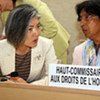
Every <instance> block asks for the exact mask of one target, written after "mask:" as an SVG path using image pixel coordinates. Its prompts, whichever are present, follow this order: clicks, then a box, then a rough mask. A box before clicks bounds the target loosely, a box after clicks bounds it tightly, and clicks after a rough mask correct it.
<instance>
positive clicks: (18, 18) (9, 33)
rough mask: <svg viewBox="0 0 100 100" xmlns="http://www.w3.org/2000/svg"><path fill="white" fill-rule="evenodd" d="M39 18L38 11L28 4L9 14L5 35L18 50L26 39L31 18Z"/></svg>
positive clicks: (16, 8)
mask: <svg viewBox="0 0 100 100" xmlns="http://www.w3.org/2000/svg"><path fill="white" fill-rule="evenodd" d="M33 17H37V18H39V16H38V12H37V10H36V9H35V8H34V7H32V6H31V5H28V4H23V5H19V6H17V7H15V8H14V9H13V10H12V11H11V12H10V14H9V16H8V19H7V22H6V25H5V34H6V37H7V40H8V42H9V43H11V44H12V45H13V46H14V47H15V48H17V47H18V46H19V45H20V43H22V42H23V41H24V39H25V36H26V32H27V27H28V25H29V22H30V20H31V18H33Z"/></svg>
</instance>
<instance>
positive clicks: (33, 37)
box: [24, 18, 41, 48]
mask: <svg viewBox="0 0 100 100" xmlns="http://www.w3.org/2000/svg"><path fill="white" fill-rule="evenodd" d="M40 33H41V30H40V22H39V19H38V18H32V19H31V21H30V23H29V26H28V31H27V33H26V38H25V42H24V45H25V46H27V47H29V48H33V47H35V46H36V45H37V43H38V39H39V36H40Z"/></svg>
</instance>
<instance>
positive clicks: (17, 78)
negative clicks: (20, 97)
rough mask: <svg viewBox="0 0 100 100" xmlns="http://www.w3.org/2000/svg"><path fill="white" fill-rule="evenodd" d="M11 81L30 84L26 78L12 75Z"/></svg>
mask: <svg viewBox="0 0 100 100" xmlns="http://www.w3.org/2000/svg"><path fill="white" fill-rule="evenodd" d="M10 81H13V82H15V83H24V84H28V83H27V82H26V81H25V80H24V79H22V78H20V77H11V78H10Z"/></svg>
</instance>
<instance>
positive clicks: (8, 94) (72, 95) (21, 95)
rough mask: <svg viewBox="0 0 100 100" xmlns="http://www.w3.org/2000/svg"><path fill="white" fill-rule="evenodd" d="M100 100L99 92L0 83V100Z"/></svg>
mask: <svg viewBox="0 0 100 100" xmlns="http://www.w3.org/2000/svg"><path fill="white" fill-rule="evenodd" d="M84 99H85V100H100V91H90V90H89V91H88V90H79V89H68V88H58V87H48V86H35V85H34V86H33V85H24V84H7V83H0V100H84Z"/></svg>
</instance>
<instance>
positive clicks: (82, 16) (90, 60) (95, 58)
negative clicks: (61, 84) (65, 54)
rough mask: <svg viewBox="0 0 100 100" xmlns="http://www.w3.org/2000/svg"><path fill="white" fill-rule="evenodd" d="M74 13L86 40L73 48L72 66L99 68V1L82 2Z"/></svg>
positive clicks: (88, 0)
mask: <svg viewBox="0 0 100 100" xmlns="http://www.w3.org/2000/svg"><path fill="white" fill-rule="evenodd" d="M76 12H77V15H78V21H79V22H80V26H81V28H82V31H83V33H84V34H85V36H86V37H87V40H86V41H85V42H84V43H82V44H80V45H79V46H77V47H76V48H75V50H74V53H73V64H76V65H87V66H100V0H86V1H83V2H82V3H79V4H78V5H77V6H76Z"/></svg>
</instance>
